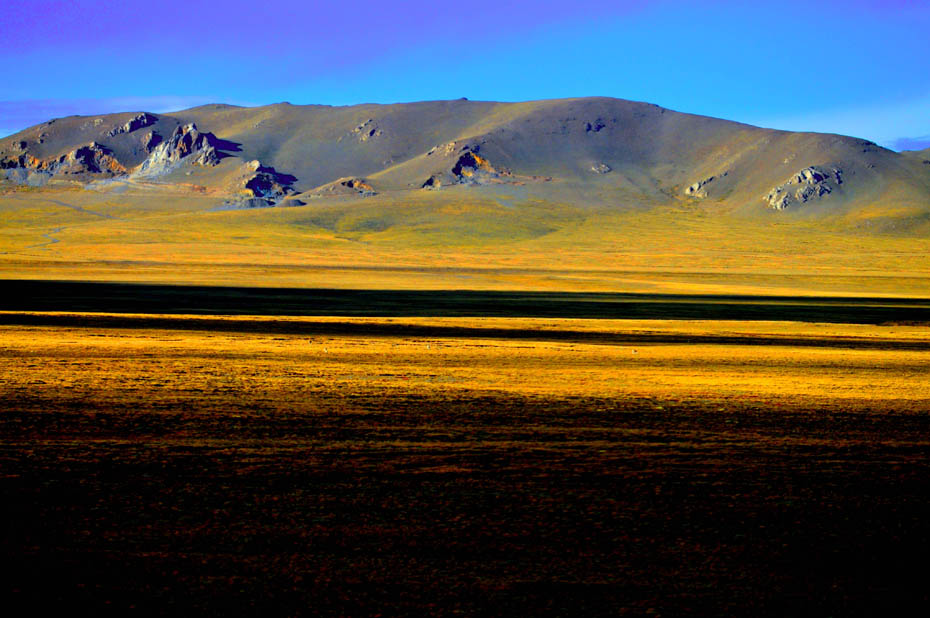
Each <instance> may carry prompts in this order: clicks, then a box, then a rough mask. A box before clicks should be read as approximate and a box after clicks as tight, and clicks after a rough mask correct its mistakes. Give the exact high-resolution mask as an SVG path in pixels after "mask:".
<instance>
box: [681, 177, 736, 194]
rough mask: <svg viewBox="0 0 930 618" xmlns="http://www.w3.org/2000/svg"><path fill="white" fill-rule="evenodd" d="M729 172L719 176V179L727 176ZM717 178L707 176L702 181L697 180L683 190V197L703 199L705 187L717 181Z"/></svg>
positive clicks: (705, 192)
mask: <svg viewBox="0 0 930 618" xmlns="http://www.w3.org/2000/svg"><path fill="white" fill-rule="evenodd" d="M729 173H730V172H729V171H726V172H724V173H722V174H720V177H724V176H727V175H729ZM717 178H718V177H717V176H716V175H714V176H708V177H707V178H705V179H704V180H698V181H697V182H695V183H694V184H692V185H691V186H689V187H688V188H687V189H685V195H686V196H688V197H693V198H695V199H704V198H705V197H707V185H709V184H710V183H712V182H714V181H715V180H717Z"/></svg>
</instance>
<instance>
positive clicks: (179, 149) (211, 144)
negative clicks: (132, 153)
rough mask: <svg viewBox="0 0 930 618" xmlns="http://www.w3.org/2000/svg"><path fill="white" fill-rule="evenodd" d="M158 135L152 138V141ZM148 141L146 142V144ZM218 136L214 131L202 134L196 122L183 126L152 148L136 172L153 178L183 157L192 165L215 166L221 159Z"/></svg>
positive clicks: (153, 135) (149, 140)
mask: <svg viewBox="0 0 930 618" xmlns="http://www.w3.org/2000/svg"><path fill="white" fill-rule="evenodd" d="M155 135H156V134H154V133H153V134H152V137H151V138H148V142H149V144H151V141H152V139H154V137H155ZM145 143H146V142H145V140H144V141H143V144H145ZM216 144H217V139H216V137H215V136H214V135H213V134H212V133H201V132H200V131H198V130H197V126H196V125H195V124H194V123H190V124H186V125H183V126H179V127H178V128H176V129H175V130H174V133H172V134H171V137H170V138H168V139H167V140H165V141H163V142H161V143H159V144H158V145H157V146H155V147H154V148H153V149H152V152H151V154H149V156H148V158H147V159H146V160H145V161H143V162H142V164H141V165H140V166H139V168H138V169H137V170H136V172H135V173H134V175H136V176H143V177H150V176H159V175H161V174H165V173H167V172H169V171H171V169H173V168H174V166H175V165H177V164H178V163H180V162H181V161H182V160H183V161H184V162H185V163H189V164H191V165H201V166H213V165H216V164H218V163H219V162H220V155H219V153H218V152H217V150H216Z"/></svg>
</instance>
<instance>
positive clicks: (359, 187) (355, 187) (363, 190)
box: [339, 178, 375, 197]
mask: <svg viewBox="0 0 930 618" xmlns="http://www.w3.org/2000/svg"><path fill="white" fill-rule="evenodd" d="M339 184H340V185H342V186H343V187H345V188H347V189H351V190H352V191H355V192H356V193H359V194H361V195H364V196H366V197H367V196H369V195H375V190H374V188H373V187H372V186H371V185H370V184H368V183H367V182H365V181H364V180H363V179H361V178H348V179H346V180H342V181H340V182H339Z"/></svg>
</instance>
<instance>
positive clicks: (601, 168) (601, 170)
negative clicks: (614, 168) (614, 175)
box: [591, 163, 611, 174]
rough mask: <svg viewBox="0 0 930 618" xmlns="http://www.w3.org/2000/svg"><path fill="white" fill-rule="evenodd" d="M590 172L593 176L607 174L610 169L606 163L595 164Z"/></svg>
mask: <svg viewBox="0 0 930 618" xmlns="http://www.w3.org/2000/svg"><path fill="white" fill-rule="evenodd" d="M591 171H592V172H594V173H595V174H609V173H610V171H611V167H610V166H609V165H607V164H606V163H595V164H594V165H592V166H591Z"/></svg>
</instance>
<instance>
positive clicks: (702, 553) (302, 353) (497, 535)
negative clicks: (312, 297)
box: [0, 314, 930, 616]
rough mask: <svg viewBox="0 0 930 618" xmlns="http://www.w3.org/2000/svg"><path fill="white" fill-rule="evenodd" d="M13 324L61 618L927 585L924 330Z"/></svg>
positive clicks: (724, 611) (16, 391) (841, 607)
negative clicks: (66, 615) (65, 614)
mask: <svg viewBox="0 0 930 618" xmlns="http://www.w3.org/2000/svg"><path fill="white" fill-rule="evenodd" d="M0 317H2V319H0V323H2V324H5V325H0V504H2V505H3V522H4V525H3V528H2V536H0V559H2V561H3V563H4V564H6V565H9V566H12V567H13V569H12V573H11V574H9V575H7V578H6V579H5V580H3V583H2V590H3V596H4V598H6V599H12V601H13V603H15V604H17V605H19V604H20V603H19V602H25V603H26V604H29V605H31V606H32V608H33V609H32V610H31V611H32V613H41V610H43V609H47V608H56V609H64V610H70V611H74V609H75V608H81V609H82V610H83V609H89V610H93V611H98V612H99V611H101V610H103V611H105V612H108V611H112V612H113V613H118V614H124V613H129V614H133V613H134V614H178V615H190V614H200V613H208V614H237V615H241V614H248V615H259V614H271V615H298V614H299V615H318V614H324V615H353V616H354V615H371V614H381V615H397V614H408V615H434V614H441V615H450V614H456V613H462V614H466V615H473V614H493V615H584V616H588V615H623V614H633V615H635V614H647V613H648V614H652V615H678V614H683V613H695V614H704V615H747V616H749V615H751V616H757V615H772V616H776V615H778V616H798V615H816V616H848V615H888V614H889V613H894V612H900V611H903V610H904V608H908V607H915V606H919V605H921V604H925V603H926V602H927V601H928V600H930V599H928V597H930V588H928V586H927V585H926V569H925V568H923V564H924V563H925V561H926V556H927V555H928V552H930V499H928V497H927V496H930V437H928V436H930V389H928V387H927V386H926V380H925V376H926V375H927V370H928V368H930V335H928V333H927V332H926V329H921V328H920V327H881V328H879V327H853V326H836V327H833V326H828V325H827V326H823V325H796V326H791V325H787V326H786V325H784V324H769V325H763V326H758V327H756V326H752V325H747V326H744V327H740V326H739V325H735V324H733V323H726V324H713V323H700V324H698V323H694V324H691V323H632V325H627V324H626V323H623V322H612V323H606V322H603V321H597V322H596V323H593V324H592V322H591V321H585V320H574V321H550V322H537V321H518V322H514V323H509V322H507V321H506V320H499V321H496V322H494V323H492V324H487V323H486V322H484V321H482V320H471V321H469V320H459V321H433V322H430V321H419V322H417V321H409V322H406V323H397V322H396V321H383V320H382V321H370V320H369V321H364V320H362V321H358V320H348V319H346V320H295V321H293V322H287V321H283V322H274V321H272V322H269V321H268V320H267V318H263V319H257V320H253V319H240V320H238V321H237V320H225V319H221V318H211V319H208V320H207V321H205V322H203V321H202V322H197V321H196V320H194V319H192V318H180V317H173V316H161V317H153V316H148V317H138V316H123V317H120V316H117V317H112V316H111V317H101V316H92V315H83V316H55V315H42V314H38V315H37V314H2V316H0ZM211 320H212V321H211ZM262 324H264V326H262ZM269 324H271V325H272V326H269ZM275 324H277V326H274V325H275ZM482 329H486V330H485V331H484V332H482ZM534 333H535V334H534ZM763 344H764V345H763Z"/></svg>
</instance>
